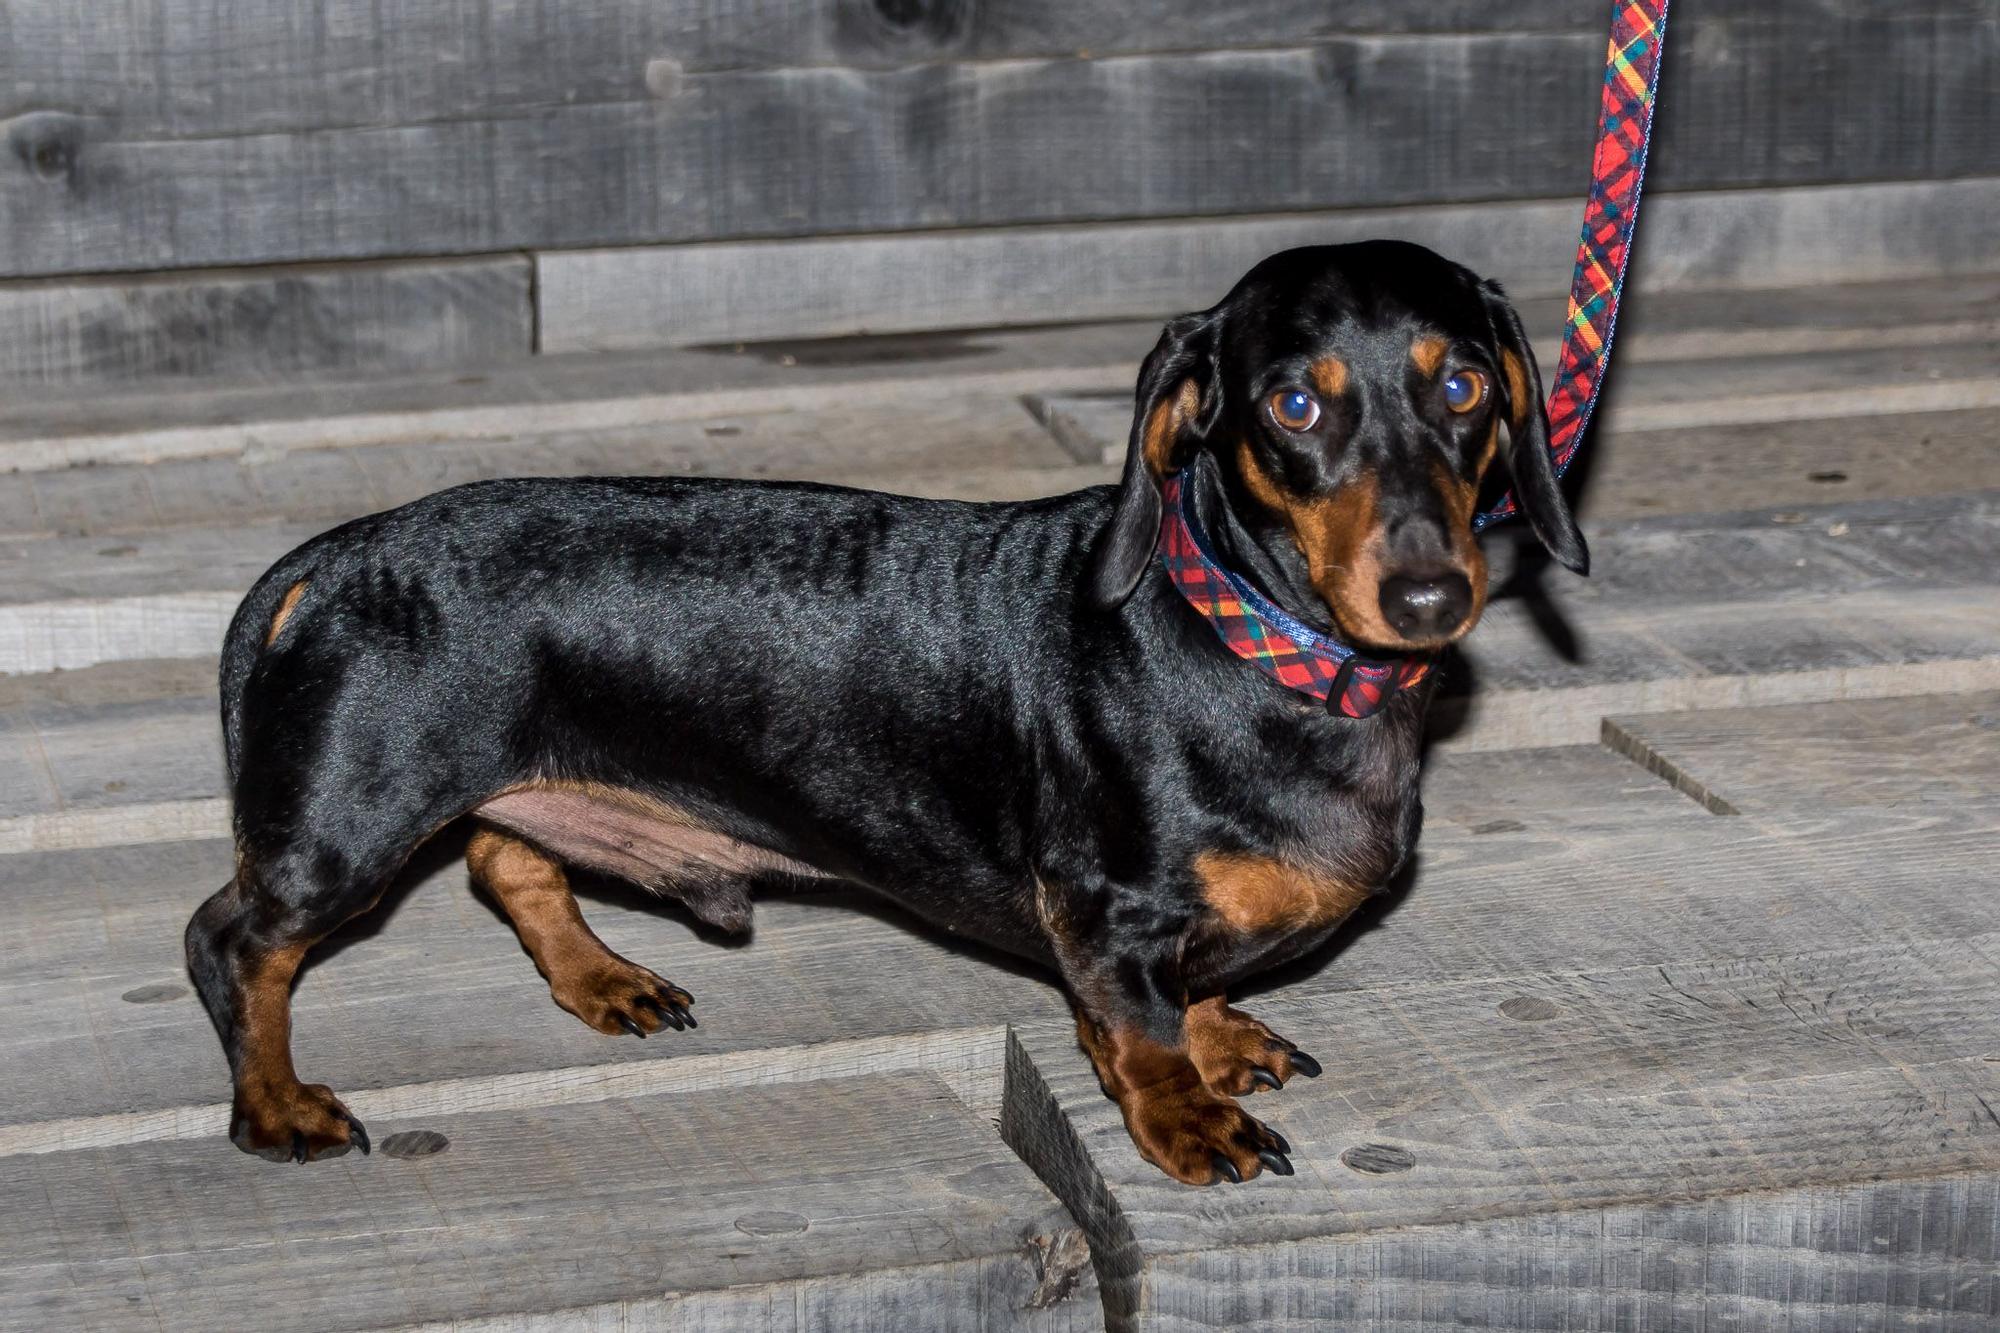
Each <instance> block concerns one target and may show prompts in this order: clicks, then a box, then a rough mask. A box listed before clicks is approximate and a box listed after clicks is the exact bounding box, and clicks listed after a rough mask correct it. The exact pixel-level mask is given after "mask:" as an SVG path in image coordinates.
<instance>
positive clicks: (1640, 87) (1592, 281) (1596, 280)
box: [1159, 0, 1667, 718]
mask: <svg viewBox="0 0 2000 1333" xmlns="http://www.w3.org/2000/svg"><path fill="white" fill-rule="evenodd" d="M1666 23H1667V0H1614V3H1613V5H1612V10H1611V45H1610V51H1609V53H1608V55H1607V56H1606V58H1605V70H1604V95H1603V100H1602V103H1601V107H1600V110H1599V112H1598V119H1597V149H1596V152H1595V153H1594V154H1593V155H1592V157H1591V169H1590V195H1589V198H1588V200H1587V201H1586V203H1585V205H1584V211H1583V237H1582V239H1581V241H1580V242H1579V243H1578V245H1577V251H1576V275H1575V277H1574V278H1573V279H1572V280H1571V283H1570V296H1569V318H1568V321H1567V323H1566V324H1565V325H1564V329H1563V343H1562V354H1561V356H1560V357H1559V358H1558V360H1557V362H1556V374H1555V381H1554V384H1553V386H1552V387H1551V389H1550V390H1549V453H1550V455H1551V456H1552V457H1553V459H1554V461H1555V468H1556V475H1557V476H1561V475H1562V474H1563V473H1564V472H1565V471H1566V470H1567V469H1568V468H1569V464H1570V460H1571V459H1573V458H1574V457H1576V451H1577V448H1578V446H1579V445H1580V444H1581V443H1582V442H1583V428H1584V426H1585V425H1586V424H1587V423H1588V422H1589V420H1590V414H1591V412H1592V411H1593V410H1594V409H1595V408H1596V406H1597V394H1598V390H1599V388H1600V387H1602V385H1603V383H1604V368H1605V366H1606V365H1608V364H1609V363H1610V360H1611V337H1612V334H1613V332H1614V331H1615V330H1616V328H1617V325H1618V298H1619V296H1620V294H1621V293H1622V292H1623V291H1624V289H1625V264H1626V261H1627V259H1629V258H1630V257H1631V251H1632V229H1633V227H1634V226H1635V225H1636V224H1637V222H1638V220H1639V186H1640V183H1641V182H1642V180H1643V179H1644V177H1645V174H1646V145H1647V141H1648V140H1649V139H1650V137H1651V135H1652V132H1653V95H1654V92H1655V90H1656V89H1657V88H1658V86H1659V81H1660V48H1661V45H1662V43H1663V42H1664V40H1665V38H1666ZM1164 499H1165V505H1164V508H1165V510H1166V512H1165V514H1164V515H1163V516H1162V518H1161V522H1160V548H1159V554H1160V561H1161V563H1162V564H1164V565H1165V566H1166V569H1167V573H1168V575H1169V576H1170V577H1171V578H1172V579H1173V581H1174V586H1175V587H1176V588H1178V589H1179V590H1180V593H1181V595H1182V596H1183V597H1185V598H1186V599H1187V601H1188V604H1189V605H1190V606H1192V607H1194V609H1195V610H1197V611H1199V612H1200V613H1201V614H1202V616H1203V617H1204V618H1205V619H1207V621H1208V622H1209V624H1210V625H1211V626H1213V627H1214V629H1215V632H1216V634H1217V635H1218V636H1219V637H1220V638H1221V639H1222V642H1223V643H1224V644H1225V645H1227V646H1228V648H1229V651H1231V652H1233V653H1235V654H1236V655H1237V656H1238V657H1240V658H1242V659H1243V660H1244V661H1246V662H1252V663H1255V664H1256V666H1257V667H1258V669H1259V670H1261V671H1263V672H1264V674H1265V675H1267V676H1270V677H1271V678H1272V679H1273V680H1276V681H1278V682H1279V683H1280V684H1282V685H1286V686H1289V687H1290V688H1292V689H1295V690H1298V691H1299V692H1300V693H1302V694H1309V695H1311V696H1312V697H1313V698H1315V699H1322V700H1325V701H1327V708H1328V710H1329V711H1331V712H1333V713H1334V714H1336V715H1337V716H1341V717H1350V718H1363V717H1368V716H1371V715H1372V714H1374V713H1375V712H1377V711H1379V710H1380V709H1381V707H1382V706H1383V704H1385V703H1387V702H1388V700H1389V698H1390V696H1391V695H1393V694H1394V693H1395V692H1397V691H1398V690H1406V689H1409V688H1410V687H1411V686H1413V685H1416V684H1418V683H1419V682H1421V681H1422V680H1423V679H1424V678H1425V677H1427V676H1429V675H1430V672H1431V659H1430V658H1428V657H1415V656H1412V657H1398V658H1384V659H1379V660H1377V659H1370V658H1364V657H1362V656H1360V655H1359V654H1358V653H1356V652H1355V651H1354V650H1353V649H1351V648H1349V647H1347V646H1346V645H1345V644H1340V643H1336V642H1334V641H1333V640H1331V639H1328V638H1327V637H1326V636H1324V635H1322V634H1320V633H1319V632H1318V631H1316V630H1314V629H1312V628H1311V627H1310V626H1307V625H1305V624H1303V623H1301V622H1300V621H1298V620H1297V619H1295V618H1293V617H1292V616H1290V615H1287V614H1286V613H1285V612H1284V611H1283V610H1282V609H1281V608H1280V607H1278V606H1277V605H1275V604H1274V603H1272V602H1271V601H1270V600H1269V599H1267V598H1265V597H1264V596H1262V595H1261V594H1259V593H1258V591H1257V590H1256V589H1255V588H1254V587H1252V586H1251V584H1250V582H1249V580H1248V579H1245V578H1244V577H1243V576H1242V575H1240V574H1236V573H1234V572H1232V571H1230V570H1228V569H1226V568H1224V567H1223V565H1222V564H1221V562H1220V561H1218V560H1217V559H1216V558H1215V555H1214V552H1212V551H1211V550H1210V549H1209V546H1208V541H1207V538H1206V536H1205V534H1203V532H1202V531H1201V527H1200V525H1199V523H1198V522H1197V521H1196V520H1195V517H1194V515H1193V514H1192V513H1191V512H1189V510H1188V508H1187V501H1186V486H1185V484H1184V477H1183V476H1175V477H1172V478H1169V479H1168V481H1167V484H1166V494H1165V497H1164ZM1514 512H1515V511H1514V497H1513V496H1512V495H1511V494H1510V495H1505V496H1502V497H1501V499H1500V502H1499V503H1498V504H1496V505H1494V506H1493V508H1491V509H1489V510H1487V511H1486V512H1485V513H1483V514H1480V515H1479V516H1478V517H1476V518H1474V519H1473V521H1472V528H1473V531H1475V532H1478V531H1480V530H1482V529H1484V528H1485V527H1486V526H1487V525H1488V524H1490V523H1497V522H1499V521H1500V520H1501V519H1503V518H1507V517H1509V516H1511V515H1512V514H1513V513H1514Z"/></svg>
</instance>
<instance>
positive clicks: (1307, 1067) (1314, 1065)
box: [1292, 1051, 1324, 1078]
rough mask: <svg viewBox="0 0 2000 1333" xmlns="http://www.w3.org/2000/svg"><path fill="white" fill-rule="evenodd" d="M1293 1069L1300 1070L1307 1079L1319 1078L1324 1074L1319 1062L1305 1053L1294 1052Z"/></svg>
mask: <svg viewBox="0 0 2000 1333" xmlns="http://www.w3.org/2000/svg"><path fill="white" fill-rule="evenodd" d="M1292 1068H1294V1069H1296V1070H1298V1071H1299V1072H1300V1073H1301V1074H1304V1075H1305V1076H1306V1077H1307V1078H1318V1077H1319V1076H1320V1074H1321V1073H1322V1072H1324V1071H1322V1070H1321V1069H1320V1067H1319V1061H1317V1060H1315V1059H1313V1058H1312V1057H1311V1056H1310V1055H1307V1054H1306V1053H1305V1052H1304V1051H1293V1052H1292Z"/></svg>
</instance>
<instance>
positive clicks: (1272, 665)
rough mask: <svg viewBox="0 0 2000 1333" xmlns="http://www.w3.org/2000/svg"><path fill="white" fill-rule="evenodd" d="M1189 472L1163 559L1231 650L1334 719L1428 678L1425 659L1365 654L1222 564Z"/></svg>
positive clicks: (1174, 498) (1166, 531) (1170, 519)
mask: <svg viewBox="0 0 2000 1333" xmlns="http://www.w3.org/2000/svg"><path fill="white" fill-rule="evenodd" d="M1186 475H1187V474H1186V473H1181V474H1178V475H1176V476H1174V477H1171V478H1169V479H1168V481H1167V484H1166V493H1165V496H1164V497H1163V498H1164V500H1165V505H1164V508H1165V510H1166V513H1165V514H1164V515H1163V516H1162V518H1161V520H1160V552H1159V553H1160V563H1162V564H1164V565H1165V566H1166V567H1167V575H1168V577H1170V578H1171V579H1173V581H1174V586H1175V587H1176V588H1178V589H1180V593H1181V596H1183V597H1185V598H1187V602H1188V605H1189V606H1192V607H1193V608H1194V609H1195V610H1196V611H1199V612H1200V613H1201V615H1202V618H1203V619H1205V620H1207V621H1208V623H1209V625H1210V626H1211V627H1213V628H1214V630H1215V633H1216V636H1217V637H1218V638H1220V639H1221V640H1222V642H1223V643H1224V644H1225V645H1226V646H1227V647H1228V649H1229V651H1230V652H1232V653H1235V654H1236V655H1237V656H1238V657H1240V658H1242V659H1243V660H1244V661H1246V662H1251V663H1254V664H1255V665H1256V667H1257V669H1258V670H1260V671H1262V672H1263V673H1264V674H1265V675H1267V676H1269V677H1270V678H1271V679H1273V680H1275V681H1277V682H1278V683H1279V684H1281V685H1285V686H1289V687H1290V688H1292V689H1295V690H1297V691H1299V692H1300V693H1301V694H1309V695H1311V696H1312V697H1313V698H1315V699H1321V700H1324V701H1325V702H1326V706H1327V711H1328V712H1330V713H1332V714H1334V715H1335V716H1336V717H1354V718H1361V717H1369V716H1371V715H1373V714H1374V713H1376V712H1378V711H1380V709H1381V708H1382V706H1383V705H1384V704H1386V703H1387V702H1388V701H1389V698H1390V696H1391V695H1393V694H1395V693H1396V691H1398V690H1407V689H1409V688H1410V687H1411V686H1413V685H1415V684H1417V683H1418V682H1419V681H1422V680H1423V679H1424V678H1425V677H1426V676H1428V675H1430V672H1431V659H1429V658H1428V657H1398V658H1390V659H1386V660H1382V661H1375V660H1371V659H1368V658H1364V657H1362V656H1360V655H1359V654H1358V653H1356V652H1355V651H1354V650H1353V649H1352V648H1349V647H1348V646H1347V645H1345V644H1342V643H1335V642H1334V641H1333V640H1331V639H1329V638H1327V637H1326V636H1325V635H1323V634H1321V633H1319V632H1318V631H1317V630H1314V629H1312V628H1310V627H1309V626H1307V625H1304V624H1302V623H1300V622H1299V621H1298V620H1297V619H1296V618H1294V617H1292V616H1290V615H1287V614H1286V613H1285V611H1284V610H1283V609H1282V608H1280V607H1279V606H1277V605H1276V604H1275V603H1273V602H1272V601H1271V600H1270V599H1269V598H1267V597H1265V596H1264V595H1263V594H1262V593H1259V592H1258V591H1257V590H1256V589H1255V588H1254V587H1252V586H1251V585H1250V581H1249V580H1248V579H1246V578H1244V577H1243V576H1242V575H1240V574H1236V573H1233V572H1231V571H1230V570H1228V569H1225V568H1223V566H1222V563H1221V561H1219V560H1217V559H1216V558H1215V555H1214V553H1213V551H1211V550H1210V548H1209V543H1208V538H1207V536H1206V534H1204V533H1203V532H1202V530H1201V525H1200V523H1199V522H1198V521H1197V520H1196V519H1195V516H1194V514H1193V512H1192V511H1191V510H1190V509H1189V508H1188V505H1187V499H1186V493H1187V487H1186V486H1185V485H1184V484H1183V483H1184V480H1185V478H1186Z"/></svg>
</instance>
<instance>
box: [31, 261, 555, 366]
mask: <svg viewBox="0 0 2000 1333" xmlns="http://www.w3.org/2000/svg"><path fill="white" fill-rule="evenodd" d="M530 276H531V275H530V268H529V261H528V260H527V258H526V257H524V256H515V257H511V258H493V259H460V260H428V261H422V262H412V263H357V264H340V265H325V266H303V265H302V266H298V267H287V268H271V269H256V270H246V271H234V272H205V273H197V274H171V275H155V276H150V277H141V278H89V279H81V280H73V281H46V280H44V281H31V282H17V283H5V284H0V384H4V383H9V382H11V383H16V384H21V385H37V386H52V385H97V384H103V383H116V382H118V381H123V380H176V381H180V380H213V379H228V378H234V379H246V378H247V379H278V378H284V377H289V376H294V375H296V374H298V373H299V372H301V371H310V372H315V373H351V372H357V371H374V370H393V371H399V372H402V373H406V374H407V373H409V372H412V371H418V370H425V369H432V370H437V369H451V368H462V367H467V366H491V365H495V364H500V363H504V362H507V361H512V360H519V359H520V358H523V357H526V356H527V355H529V354H530V353H531V352H532V351H533V342H534V308H533V302H532V300H531V297H530V293H529V285H530Z"/></svg>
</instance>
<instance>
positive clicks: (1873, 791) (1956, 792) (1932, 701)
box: [1604, 692, 2000, 813]
mask: <svg viewBox="0 0 2000 1333" xmlns="http://www.w3.org/2000/svg"><path fill="white" fill-rule="evenodd" d="M1604 731H1605V741H1606V744H1609V745H1612V746H1613V747H1614V748H1616V749H1619V750H1621V751H1624V752H1626V753H1629V754H1631V755H1632V756H1633V757H1634V758H1635V759H1636V760H1638V761H1639V762H1641V763H1645V764H1647V765H1648V766H1650V767H1652V768H1653V771H1655V772H1657V773H1659V774H1660V775H1661V776H1662V777H1664V778H1666V779H1667V780H1668V781H1669V782H1672V783H1674V784H1676V785H1678V786H1681V787H1682V788H1683V790H1688V791H1690V792H1691V793H1693V794H1695V795H1696V799H1702V798H1703V797H1706V798H1708V799H1711V800H1721V801H1725V802H1727V803H1728V804H1729V805H1731V806H1733V807H1735V808H1736V809H1738V810H1742V811H1745V812H1755V813H1762V812H1768V811H1780V810H1783V811H1801V810H1811V809H1818V808H1824V807H1825V806H1827V805H1829V804H1831V805H1842V806H1845V805H1883V806H1888V807H1890V808H1892V809H1893V808H1912V809H1921V808H1924V807H1927V806H1934V805H1937V804H1939V803H1941V802H1953V801H1965V800H1970V799H1974V798H1978V797H1985V796H1992V795H1993V794H1995V793H1996V792H2000V693H1993V692H1987V693H1974V694H1935V695H1919V696H1915V697H1910V698H1896V699H1874V700H1845V701H1842V702H1838V703H1823V704H1805V705H1795V706H1792V707H1779V708H1724V709H1715V710H1712V711H1709V710H1704V711H1701V712H1692V713H1666V714H1651V715H1648V716H1644V717H1607V718H1606V719H1604Z"/></svg>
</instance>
